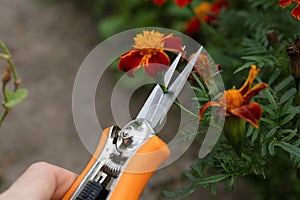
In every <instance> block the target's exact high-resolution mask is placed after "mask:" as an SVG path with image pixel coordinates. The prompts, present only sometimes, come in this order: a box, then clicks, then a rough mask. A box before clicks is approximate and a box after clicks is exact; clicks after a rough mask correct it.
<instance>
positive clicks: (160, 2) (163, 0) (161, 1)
mask: <svg viewBox="0 0 300 200" xmlns="http://www.w3.org/2000/svg"><path fill="white" fill-rule="evenodd" d="M166 1H167V0H153V3H155V4H156V5H158V6H160V5H162V4H164V3H165V2H166Z"/></svg>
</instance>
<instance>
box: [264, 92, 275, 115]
mask: <svg viewBox="0 0 300 200" xmlns="http://www.w3.org/2000/svg"><path fill="white" fill-rule="evenodd" d="M264 94H265V95H266V97H267V99H268V100H269V102H270V103H271V105H272V107H273V110H277V109H278V105H277V103H276V100H275V99H274V96H273V95H272V94H271V90H270V89H266V90H264Z"/></svg>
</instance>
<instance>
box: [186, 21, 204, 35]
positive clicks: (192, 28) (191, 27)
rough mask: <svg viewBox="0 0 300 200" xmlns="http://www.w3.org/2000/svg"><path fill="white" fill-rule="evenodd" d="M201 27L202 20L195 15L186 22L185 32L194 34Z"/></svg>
mask: <svg viewBox="0 0 300 200" xmlns="http://www.w3.org/2000/svg"><path fill="white" fill-rule="evenodd" d="M200 28H201V22H200V20H199V19H198V18H197V17H193V18H192V19H190V21H188V22H187V23H186V24H185V32H186V33H187V34H188V35H193V34H194V33H196V32H197V31H198V30H199V29H200Z"/></svg>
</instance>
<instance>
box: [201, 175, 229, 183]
mask: <svg viewBox="0 0 300 200" xmlns="http://www.w3.org/2000/svg"><path fill="white" fill-rule="evenodd" d="M228 177H230V175H229V174H220V175H214V176H210V177H207V178H202V179H199V180H198V181H197V183H198V184H200V185H207V184H213V183H218V182H221V181H223V180H225V179H226V178H228Z"/></svg>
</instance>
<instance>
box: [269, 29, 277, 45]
mask: <svg viewBox="0 0 300 200" xmlns="http://www.w3.org/2000/svg"><path fill="white" fill-rule="evenodd" d="M267 39H268V41H269V43H270V44H271V45H276V44H277V43H278V35H277V32H276V31H275V30H273V29H272V30H269V31H268V32H267Z"/></svg>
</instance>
